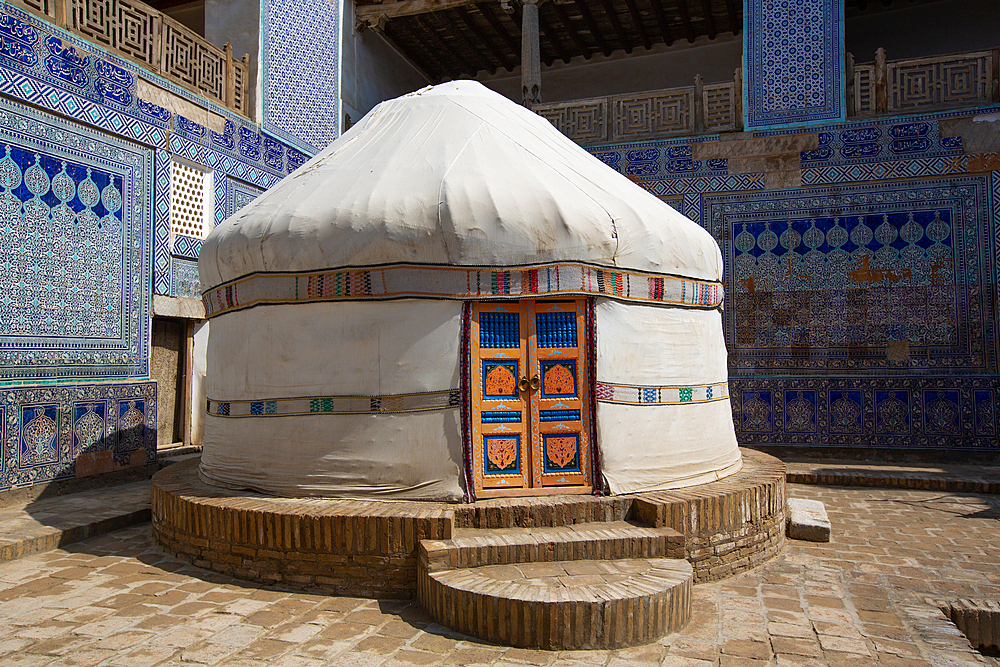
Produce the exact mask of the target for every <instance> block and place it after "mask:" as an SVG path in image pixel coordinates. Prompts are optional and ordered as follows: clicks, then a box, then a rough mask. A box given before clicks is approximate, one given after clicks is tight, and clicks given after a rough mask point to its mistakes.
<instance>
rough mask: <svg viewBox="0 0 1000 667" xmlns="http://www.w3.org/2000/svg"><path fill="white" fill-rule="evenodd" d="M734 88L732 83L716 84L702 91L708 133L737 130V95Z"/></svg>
mask: <svg viewBox="0 0 1000 667" xmlns="http://www.w3.org/2000/svg"><path fill="white" fill-rule="evenodd" d="M734 88H735V86H734V84H732V83H716V84H712V85H708V86H705V87H704V88H703V89H702V103H703V104H704V108H705V131H706V132H725V131H727V130H733V129H735V127H736V125H735V121H736V95H735V93H734Z"/></svg>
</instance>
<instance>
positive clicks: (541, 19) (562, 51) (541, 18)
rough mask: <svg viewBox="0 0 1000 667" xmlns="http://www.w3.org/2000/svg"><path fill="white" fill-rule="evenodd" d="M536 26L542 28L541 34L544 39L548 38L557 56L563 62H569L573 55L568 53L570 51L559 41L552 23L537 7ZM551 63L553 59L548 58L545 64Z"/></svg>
mask: <svg viewBox="0 0 1000 667" xmlns="http://www.w3.org/2000/svg"><path fill="white" fill-rule="evenodd" d="M538 27H539V28H541V29H542V34H543V35H545V39H547V40H549V43H550V44H551V45H552V48H553V49H555V51H556V54H558V56H559V58H560V59H561V60H562V61H563V62H564V63H569V61H570V59H572V57H573V56H572V54H570V52H569V51H567V50H566V47H565V46H564V45H563V43H562V42H560V41H559V34H558V33H557V32H556V30H555V28H553V27H552V24H551V23H549V22H548V20H547V19H546V18H545V15H544V14H542V12H541V8H539V11H538ZM552 63H553V60H552V59H551V58H550V59H549V60H548V61H547V62H546V63H545V64H546V65H551V64H552Z"/></svg>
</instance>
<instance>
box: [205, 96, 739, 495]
mask: <svg viewBox="0 0 1000 667" xmlns="http://www.w3.org/2000/svg"><path fill="white" fill-rule="evenodd" d="M199 270H200V275H201V284H202V286H203V287H204V288H206V291H205V293H204V302H205V306H206V309H207V313H208V316H209V318H210V330H211V334H210V336H209V343H208V365H207V379H206V383H207V393H208V412H207V414H206V418H205V439H204V451H203V454H202V458H201V468H200V471H201V475H202V478H203V479H204V480H205V481H207V482H210V483H213V484H216V485H220V486H224V487H229V488H239V489H253V490H257V491H263V492H267V493H273V494H277V495H281V496H326V497H343V498H368V499H371V498H382V499H410V500H412V499H417V500H436V501H452V502H455V501H462V500H475V499H479V498H488V497H496V496H528V495H540V494H553V493H611V494H623V493H635V492H641V491H651V490H661V489H670V488H678V487H684V486H690V485H695V484H702V483H706V482H710V481H714V480H716V479H720V478H722V477H724V476H726V475H729V474H732V473H734V472H736V471H738V470H739V469H740V466H741V459H740V453H739V449H738V447H737V442H736V436H735V432H734V429H733V421H732V412H731V408H730V402H729V392H728V385H727V371H726V348H725V342H724V339H723V332H722V320H721V308H722V295H723V290H722V282H721V281H722V256H721V253H720V251H719V247H718V245H717V244H716V243H715V241H714V240H713V239H712V237H711V236H710V235H709V234H708V233H707V232H706V231H705V230H704V229H702V228H701V227H700V226H699V225H697V224H695V223H694V222H691V221H690V220H688V219H687V218H685V217H684V216H682V215H681V214H680V213H678V212H677V211H675V210H674V209H673V208H671V207H670V206H668V205H667V204H665V203H664V202H662V201H660V200H658V199H657V198H656V197H654V196H653V195H651V194H649V193H648V192H646V191H645V190H643V189H642V188H640V187H638V186H636V185H635V184H633V183H632V182H631V181H629V180H628V179H627V178H625V177H624V176H622V175H621V174H619V173H617V172H615V171H614V170H612V169H610V168H609V167H607V166H606V165H604V164H602V163H601V162H600V161H598V160H597V159H595V158H594V157H592V156H591V155H589V154H588V153H587V152H586V151H584V150H583V149H581V148H579V147H578V146H576V145H575V144H574V143H573V142H572V141H570V140H569V139H567V138H565V137H564V136H563V135H562V134H561V133H559V132H558V131H557V130H556V129H554V128H553V127H552V125H550V124H549V123H548V121H546V120H545V119H544V118H542V117H540V116H538V115H536V114H534V113H532V112H531V111H529V110H527V109H524V108H522V107H520V106H518V105H516V104H514V103H512V102H511V101H509V100H507V99H506V98H504V97H502V96H500V95H498V94H496V93H494V92H492V91H490V90H488V89H487V88H485V87H484V86H482V85H480V84H479V83H476V82H471V81H453V82H450V83H445V84H441V85H438V86H432V87H428V88H424V89H422V90H420V91H417V92H415V93H412V94H409V95H406V96H403V97H400V98H397V99H394V100H389V101H387V102H383V103H382V104H380V105H379V106H378V107H376V108H375V109H373V110H372V111H371V112H370V113H369V114H368V115H367V116H365V117H364V119H362V120H361V121H360V122H359V123H358V124H357V125H355V126H354V127H352V128H351V129H350V130H349V131H348V132H346V133H345V134H344V135H343V136H341V137H340V138H339V139H338V140H337V141H335V142H333V143H332V144H331V145H330V146H329V147H328V148H327V149H326V150H324V151H323V152H321V153H320V154H319V155H317V156H316V157H314V158H313V159H312V160H310V161H309V162H308V163H306V164H305V165H303V166H302V167H301V168H300V169H298V170H297V171H296V172H295V173H293V174H291V175H290V176H288V177H286V178H285V179H284V180H283V181H281V182H280V183H279V184H278V185H277V186H275V187H274V188H272V189H271V190H269V191H268V192H266V193H265V194H263V195H261V196H260V197H259V198H258V199H257V200H256V201H255V202H253V203H252V204H250V205H248V206H247V207H245V208H244V209H243V210H241V211H240V212H239V213H237V214H236V215H234V216H233V217H232V218H230V219H228V220H227V221H226V222H224V223H222V224H221V225H219V226H218V227H217V228H216V229H215V230H214V231H213V232H212V233H211V235H210V236H209V237H208V239H206V241H205V242H204V245H203V247H202V251H201V257H200V259H199Z"/></svg>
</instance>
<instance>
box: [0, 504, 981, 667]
mask: <svg viewBox="0 0 1000 667" xmlns="http://www.w3.org/2000/svg"><path fill="white" fill-rule="evenodd" d="M788 491H789V495H790V496H792V497H801V498H815V499H818V500H822V501H823V502H824V503H826V507H827V510H828V512H829V514H830V518H831V520H832V522H833V531H834V533H833V534H834V537H833V542H832V543H830V544H811V543H805V542H791V541H790V542H789V543H788V546H787V547H786V549H785V551H784V554H783V555H782V556H781V557H779V558H777V559H775V560H774V561H771V562H770V563H768V564H766V565H764V566H762V567H760V568H758V569H756V570H754V571H752V572H749V573H746V574H743V575H740V576H738V577H734V578H732V579H729V580H726V581H723V582H720V583H714V584H704V585H699V586H696V587H695V597H694V600H695V601H694V615H693V618H692V621H691V623H690V624H689V625H688V627H687V628H686V629H685V630H684V631H683V632H680V633H678V634H674V635H670V636H668V637H665V638H664V639H662V640H661V641H660V642H659V643H657V644H652V645H649V646H644V647H638V648H632V649H624V650H618V651H586V652H584V651H573V652H565V651H564V652H543V651H526V650H521V649H513V648H505V647H499V646H493V645H489V644H484V643H482V642H479V641H477V640H470V639H467V638H463V637H462V636H459V635H455V634H453V633H451V632H449V631H448V630H446V629H444V628H442V627H441V626H438V625H435V624H433V623H432V622H431V621H430V619H429V618H428V617H427V615H426V614H425V613H424V612H423V611H422V610H421V609H420V607H419V606H417V605H416V604H415V603H410V602H394V601H390V602H386V601H382V602H377V601H371V600H362V599H353V598H334V597H326V596H319V595H307V594H302V593H289V592H284V591H278V590H269V589H261V588H254V587H249V586H246V585H242V584H241V583H240V582H238V581H234V580H232V579H229V578H226V577H223V576H220V575H216V574H213V573H209V572H206V571H204V570H200V569H198V568H194V567H191V566H188V565H186V564H183V563H181V562H178V561H176V560H174V559H172V558H169V557H166V556H164V555H162V554H161V553H160V552H159V551H158V550H157V548H156V546H155V545H154V544H153V543H152V542H151V540H150V528H149V525H148V524H147V525H142V526H138V527H135V528H129V529H124V530H119V531H117V532H115V533H111V534H108V535H105V536H103V537H99V538H94V539H91V540H88V541H86V542H81V543H79V544H75V545H70V546H69V547H67V548H65V549H61V550H57V551H52V552H48V553H44V554H39V555H35V556H30V557H27V558H24V559H21V560H17V561H12V562H7V563H2V564H0V665H3V666H4V667H7V666H11V667H13V666H15V665H18V666H34V665H121V666H122V667H145V666H152V665H181V664H183V665H189V666H190V665H192V664H206V665H215V664H218V665H232V666H236V665H241V666H246V667H251V666H260V667H263V665H288V666H296V667H298V666H301V667H312V666H316V667H319V666H321V665H358V666H368V665H372V666H374V665H434V664H442V665H453V664H454V665H473V664H490V665H510V664H522V665H523V664H533V665H608V666H611V665H633V664H638V665H642V664H662V665H677V666H683V667H710V666H711V665H719V666H720V667H730V666H731V667H738V666H747V667H750V666H754V665H766V664H772V665H787V666H789V667H791V666H799V665H801V666H803V667H808V666H812V665H845V666H852V667H853V666H857V667H863V666H866V665H886V666H892V667H918V666H923V665H956V666H957V665H974V664H982V665H991V666H993V667H1000V660H998V659H997V658H991V657H983V656H980V655H979V654H977V653H975V652H972V651H971V650H969V647H968V644H967V643H966V642H965V641H964V638H963V637H962V636H961V635H960V634H958V633H957V631H956V630H955V628H954V626H953V625H951V624H950V623H948V622H947V621H946V620H945V619H944V616H943V615H942V614H941V613H940V612H939V611H938V610H937V609H936V608H934V607H933V606H931V605H929V604H927V602H926V600H927V599H929V598H940V599H956V598H960V597H965V598H985V599H993V600H997V599H1000V496H992V495H970V494H954V493H942V492H927V491H908V490H901V489H854V488H825V487H816V486H801V485H789V487H788Z"/></svg>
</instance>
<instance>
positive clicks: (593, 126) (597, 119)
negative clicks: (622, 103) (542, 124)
mask: <svg viewBox="0 0 1000 667" xmlns="http://www.w3.org/2000/svg"><path fill="white" fill-rule="evenodd" d="M533 108H534V110H535V111H536V112H538V114H539V115H540V116H542V117H543V118H545V119H546V120H548V121H549V122H550V123H552V124H553V125H555V126H556V128H557V129H558V130H559V131H560V132H562V133H563V134H565V135H566V136H567V137H569V138H570V139H572V140H573V141H575V142H577V143H582V144H587V143H597V142H601V141H606V140H607V138H608V100H607V98H605V97H600V98H595V99H585V100H573V101H572V102H565V103H560V104H545V105H536V106H535V107H533Z"/></svg>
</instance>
